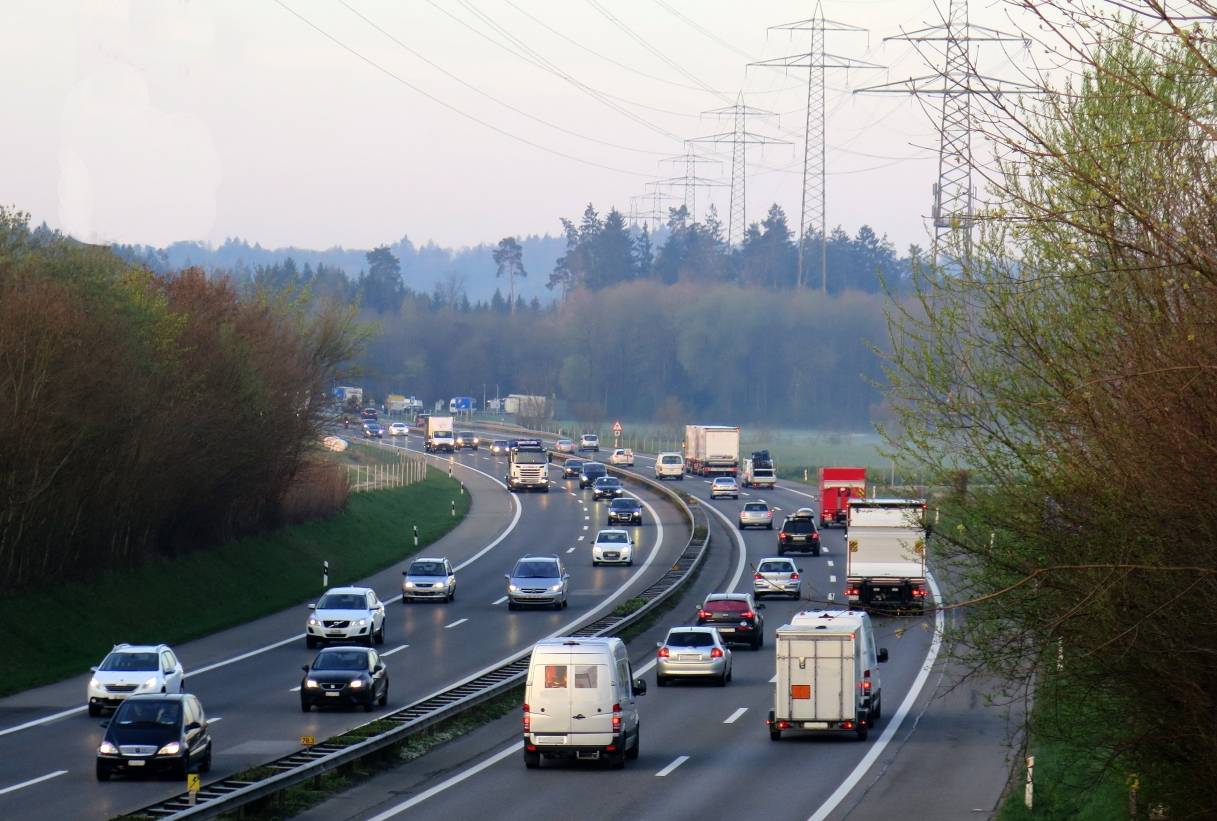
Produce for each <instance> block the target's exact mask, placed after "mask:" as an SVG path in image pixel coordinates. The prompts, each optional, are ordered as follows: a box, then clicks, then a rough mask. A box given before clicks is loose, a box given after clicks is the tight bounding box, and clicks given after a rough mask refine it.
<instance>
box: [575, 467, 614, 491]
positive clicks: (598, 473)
mask: <svg viewBox="0 0 1217 821" xmlns="http://www.w3.org/2000/svg"><path fill="white" fill-rule="evenodd" d="M607 475H608V468H606V467H605V466H604V465H603V464H601V463H600V462H584V463H583V467H581V468H580V469H579V487H580V488H585V487H591V486H592V483H593V482H595V481H596V480H597V479H599V478H600V477H602V476H607Z"/></svg>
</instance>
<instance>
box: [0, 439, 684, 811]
mask: <svg viewBox="0 0 1217 821" xmlns="http://www.w3.org/2000/svg"><path fill="white" fill-rule="evenodd" d="M386 441H390V440H386ZM408 441H409V442H410V445H411V446H412V447H413V446H414V445H415V444H416V443H417V442H418V437H417V436H416V435H411V436H410V437H408ZM395 446H404V445H403V443H401V442H398V443H396V445H395ZM444 460H445V461H446V460H447V457H444ZM505 463H506V460H505V459H504V458H502V457H492V456H491V455H490V454H489V452H488V450H487V449H485V448H483V449H481V450H480V451H477V452H470V451H462V452H461V453H460V454H459V455H457V456H456V457H455V458H454V459H453V460H452V464H453V466H454V468H455V471H456V475H457V476H458V478H461V479H462V481H463V482H464V483H465V485H466V487H467V489H468V492H469V493H470V494H471V497H472V500H473V505H472V509H471V511H470V514H469V516H468V517H467V518H466V520H465V521H464V522H462V523H461V524H460V525H459V526H458V527H456V528H455V529H454V530H453V531H452V532H451V533H449V534H448V535H447V536H445V537H444V538H443V539H441V540H440V541H439V542H437V543H435V544H433V545H431V546H430V547H427V548H425V549H424V552H425V553H426V554H429V555H446V556H448V557H449V558H450V559H451V560H452V562H453V563H454V564H455V565H456V566H457V599H456V601H455V602H452V603H448V604H441V603H432V602H423V603H414V604H410V605H403V604H401V603H400V602H399V601H398V599H399V594H400V577H401V570H402V569H403V568H402V567H393V568H389V569H386V570H385V571H382V572H381V573H378V574H376V575H375V576H374V577H372V578H370V579H365V580H358V583H361V584H368V585H370V586H372V587H373V588H375V589H376V591H377V593H378V594H379V595H380V597H381V598H382V599H383V600H385V601H386V602H389V606H388V608H387V620H386V625H387V628H386V641H385V644H384V645H383V647H381V648H379V649H380V651H381V652H382V654H383V655H384V657H385V663H386V665H387V666H388V671H389V677H390V681H391V691H390V700H389V705H388V707H387V708H380V710H379V711H378V713H374V714H364V713H362V712H329V711H324V712H318V711H313V712H311V713H308V714H303V713H301V712H300V707H299V700H298V697H297V695H296V691H295V690H294V689H293V688H296V687H298V685H299V683H300V678H301V673H300V666H301V665H302V664H305V663H308V662H309V661H310V660H311V659H312V657H313V655H314V653H315V651H310V650H308V649H306V648H305V646H304V639H303V624H304V619H305V618H306V616H307V613H308V611H307V610H306V609H305V608H304V607H303V602H302V606H300V607H297V608H291V609H289V610H286V611H282V612H279V613H276V614H273V615H271V616H267V617H265V618H262V619H259V620H257V621H255V622H253V623H250V624H247V625H243V626H241V627H238V628H235V629H232V630H228V631H224V632H222V633H219V634H216V635H213V636H209V637H206V638H203V639H200V640H198V641H193V642H189V643H187V644H183V645H179V646H175V648H174V649H175V650H176V652H177V654H178V656H179V657H180V658H181V660H182V663H183V665H184V666H185V668H186V676H187V689H188V690H189V691H190V692H193V693H196V694H197V695H198V696H199V698H200V699H201V701H202V703H203V705H204V708H205V709H206V711H207V714H208V717H209V719H210V720H211V721H212V734H213V737H214V744H215V759H214V764H213V769H212V772H211V774H210V775H208V776H205V778H204V781H205V782H206V781H210V780H213V779H216V778H219V777H221V776H224V775H227V774H231V773H234V772H237V771H240V770H242V769H245V768H247V767H250V766H253V765H256V764H259V763H261V762H264V761H267V760H269V759H272V758H275V757H277V756H280V755H283V754H285V753H287V752H290V751H291V750H294V749H296V748H298V747H299V737H300V736H303V735H311V736H315V737H316V738H318V740H320V739H322V738H325V737H329V736H333V735H336V734H338V733H341V732H342V731H344V730H346V729H349V728H350V727H353V726H356V725H358V724H362V723H365V722H366V721H368V720H370V719H372V718H373V717H374V716H375V715H376V714H379V713H383V712H388V711H392V710H394V709H398V708H400V707H401V706H402V705H404V704H406V703H408V702H411V701H414V700H416V699H419V698H423V697H426V696H428V695H430V694H431V693H433V692H435V691H438V690H441V689H444V688H445V687H446V686H448V685H449V684H451V683H453V682H455V681H458V680H460V679H462V678H465V677H467V676H470V675H472V674H474V673H477V672H479V671H481V670H483V669H485V668H487V667H490V666H493V665H494V664H496V663H497V662H498V661H499V660H501V659H503V658H505V657H507V656H510V655H512V654H513V653H514V652H518V651H519V650H521V649H525V648H527V647H529V646H530V645H531V644H533V643H534V642H535V641H537V640H538V639H540V638H543V637H545V636H549V635H555V634H561V633H563V632H566V631H568V630H569V629H570V626H571V625H573V624H574V623H576V622H580V621H582V620H584V619H585V618H586V617H588V616H590V615H591V614H593V613H600V612H603V611H604V610H605V609H607V608H610V607H612V606H613V605H614V604H615V603H617V602H619V601H621V600H623V599H625V598H628V597H629V596H630V595H632V594H633V593H634V592H637V591H640V590H641V589H643V588H644V587H646V586H647V585H649V584H650V583H651V582H653V581H654V580H655V579H656V578H657V577H658V576H660V575H662V573H663V572H664V571H666V570H667V567H668V566H669V565H670V563H671V561H672V560H674V558H675V557H676V556H677V555H678V554H679V552H680V551H681V550H683V548H684V546H685V543H686V541H687V539H688V526H687V524H686V522H685V521H684V519H683V518H682V517H681V516H680V514H679V513H678V512H677V510H676V509H675V508H674V507H673V506H672V505H671V504H670V503H669V502H667V501H664V500H663V498H662V497H661V496H659V495H657V494H654V493H653V492H650V491H645V490H638V496H639V498H640V499H641V500H642V501H643V503H644V507H645V509H646V510H647V516H646V518H645V522H644V525H643V526H641V527H637V528H634V531H635V536H634V537H635V541H636V543H637V544H638V546H639V548H640V550H639V552H638V553H637V554H636V559H635V565H634V566H633V567H600V568H593V567H591V564H590V559H588V554H589V553H590V547H588V548H587V549H586V550H584V551H583V552H582V555H581V554H580V548H581V547H582V546H584V545H588V544H590V541H591V539H592V538H594V536H595V532H596V530H597V529H598V528H600V527H603V526H604V521H605V518H606V513H605V507H606V505H605V503H593V502H592V501H591V492H590V491H587V492H580V491H578V488H577V483H570V482H563V481H562V480H561V476H560V473H556V472H551V477H552V478H553V479H554V482H555V485H554V487H553V489H552V490H551V492H550V493H548V494H520V495H518V496H516V495H512V494H508V493H507V492H506V490H505V489H504V488H503V487H502V485H501V484H500V482H499V479H500V478H501V477H502V476H503V474H504V473H505V472H506V467H505ZM571 485H573V488H572V487H571ZM656 514H657V516H656ZM657 517H658V518H657ZM408 528H409V523H408V522H403V523H402V541H403V545H405V544H406V542H407V539H408V537H407V533H408ZM529 552H533V553H559V554H560V555H562V556H563V558H564V559H566V561H567V562H568V565H569V572H570V574H571V588H570V606H569V608H568V609H567V610H565V611H540V610H527V611H517V612H508V610H507V606H506V604H505V601H504V599H503V597H504V594H505V592H506V589H505V585H506V582H505V581H504V579H503V574H504V573H505V572H507V571H508V570H510V569H511V566H512V564H513V563H514V561H515V559H516V558H518V557H519V556H521V555H524V554H525V553H529ZM319 570H320V568H319ZM234 572H240V568H234ZM356 581H357V580H353V579H346V578H341V577H339V576H338V575H335V576H334V577H333V578H331V585H336V584H340V583H341V584H350V583H356ZM318 582H319V584H320V578H318ZM131 624H132V630H131V634H130V635H128V636H115V637H114V639H115V640H116V641H132V642H156V641H158V637H156V636H144V635H141V634H140V633H139V627H138V625H139V618H138V614H132V619H131ZM82 629H87V626H82ZM54 640H56V641H70V640H71V637H70V636H60V637H55V639H54ZM98 661H100V659H98ZM87 678H88V672H87V671H82V672H81V675H80V676H79V677H78V678H76V679H72V680H68V681H63V682H59V683H57V684H53V685H48V686H45V687H40V688H37V689H34V690H30V691H27V692H24V693H20V694H17V695H14V696H11V697H8V698H5V699H3V700H0V817H5V818H22V819H34V818H46V819H64V818H74V819H77V818H79V819H87V818H97V819H104V818H110V817H112V816H114V815H117V814H121V813H124V812H129V811H131V810H133V809H138V808H139V807H141V806H144V805H146V804H148V803H150V802H152V801H155V800H157V799H159V798H164V797H167V796H170V795H173V794H176V793H179V792H181V790H182V785H181V784H180V783H178V782H177V781H176V780H166V781H156V780H147V781H141V780H130V781H128V780H118V781H111V782H108V783H98V782H97V781H96V780H95V778H94V772H93V771H94V762H95V753H96V749H97V745H98V744H99V743H100V741H101V737H102V729H101V727H100V726H99V725H100V721H102V720H104V719H90V718H89V717H88V716H87V715H86V713H85V711H84V708H83V703H84V690H85V684H86V682H87Z"/></svg>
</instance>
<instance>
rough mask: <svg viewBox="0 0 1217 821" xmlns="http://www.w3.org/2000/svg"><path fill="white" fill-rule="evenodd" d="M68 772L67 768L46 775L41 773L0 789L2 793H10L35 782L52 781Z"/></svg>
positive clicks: (0, 793)
mask: <svg viewBox="0 0 1217 821" xmlns="http://www.w3.org/2000/svg"><path fill="white" fill-rule="evenodd" d="M66 772H67V770H56V771H55V772H53V773H47V774H46V775H40V776H38V777H37V778H31V779H30V780H29V781H22V782H21V783H20V784H14V785H13V786H11V787H4V788H3V789H0V795H8V794H9V793H11V792H17V790H20V789H23V788H25V787H32V786H34V785H35V784H41V783H42V782H43V781H50V780H51V779H52V778H58V777H59V776H61V775H63V774H65V773H66Z"/></svg>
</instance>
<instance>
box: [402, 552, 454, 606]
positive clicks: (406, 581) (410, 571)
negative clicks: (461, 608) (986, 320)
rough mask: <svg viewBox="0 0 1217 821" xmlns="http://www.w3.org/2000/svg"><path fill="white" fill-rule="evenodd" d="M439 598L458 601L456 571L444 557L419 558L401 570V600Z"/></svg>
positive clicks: (405, 601) (404, 601)
mask: <svg viewBox="0 0 1217 821" xmlns="http://www.w3.org/2000/svg"><path fill="white" fill-rule="evenodd" d="M415 599H438V600H440V601H456V571H455V570H453V569H452V563H451V562H450V561H448V560H447V559H446V558H444V557H442V556H441V557H438V558H434V559H428V558H418V559H415V560H414V561H412V562H410V567H409V568H407V569H406V570H403V571H401V600H402V602H403V603H407V602H411V601H414V600H415Z"/></svg>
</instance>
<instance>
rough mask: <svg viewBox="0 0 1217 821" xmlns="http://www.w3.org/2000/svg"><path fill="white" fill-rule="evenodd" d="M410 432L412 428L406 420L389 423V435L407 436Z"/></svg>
mask: <svg viewBox="0 0 1217 821" xmlns="http://www.w3.org/2000/svg"><path fill="white" fill-rule="evenodd" d="M409 432H410V428H409V426H408V425H407V424H406V423H405V422H390V423H389V435H390V436H405V435H406V434H407V433H409Z"/></svg>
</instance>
